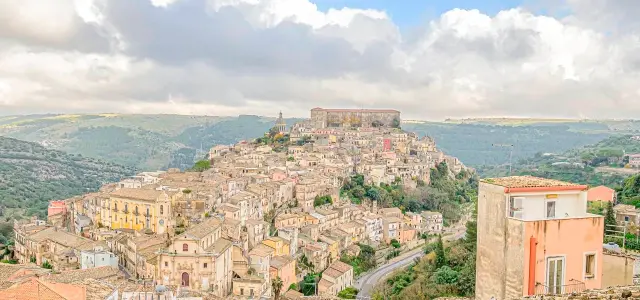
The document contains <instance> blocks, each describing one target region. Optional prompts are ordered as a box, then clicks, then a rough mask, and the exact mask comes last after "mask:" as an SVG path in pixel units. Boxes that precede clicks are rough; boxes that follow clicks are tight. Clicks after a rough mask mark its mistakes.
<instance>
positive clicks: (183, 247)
mask: <svg viewBox="0 0 640 300" xmlns="http://www.w3.org/2000/svg"><path fill="white" fill-rule="evenodd" d="M182 251H184V252H187V251H189V245H187V244H182Z"/></svg>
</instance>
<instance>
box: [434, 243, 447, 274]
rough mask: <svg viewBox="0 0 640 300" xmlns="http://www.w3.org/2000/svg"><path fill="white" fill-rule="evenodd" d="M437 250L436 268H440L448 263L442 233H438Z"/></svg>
mask: <svg viewBox="0 0 640 300" xmlns="http://www.w3.org/2000/svg"><path fill="white" fill-rule="evenodd" d="M435 252H436V259H435V266H436V269H440V268H441V267H443V266H444V265H446V264H447V258H446V257H445V254H444V244H443V243H442V235H438V241H437V242H436V249H435Z"/></svg>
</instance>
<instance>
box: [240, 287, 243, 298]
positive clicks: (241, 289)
mask: <svg viewBox="0 0 640 300" xmlns="http://www.w3.org/2000/svg"><path fill="white" fill-rule="evenodd" d="M242 295H244V289H243V288H240V296H242Z"/></svg>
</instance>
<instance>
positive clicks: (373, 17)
mask: <svg viewBox="0 0 640 300" xmlns="http://www.w3.org/2000/svg"><path fill="white" fill-rule="evenodd" d="M639 14H640V1H637V0H537V1H536V0H500V1H499V0H484V1H476V0H449V1H444V0H436V1H432V0H422V1H417V0H402V1H390V0H57V1H41V0H4V1H2V2H1V3H0V115H13V114H41V113H107V112H109V113H164V114H196V115H238V114H255V115H269V116H275V115H276V114H277V113H278V111H282V112H283V114H284V115H285V116H287V117H304V116H308V114H309V109H311V108H313V107H326V108H393V109H398V110H400V111H402V114H403V118H405V119H424V120H442V119H446V118H463V117H498V116H500V117H546V118H553V117H558V118H638V117H639V116H640V100H639V99H640V85H639V84H638V82H640V19H638V18H637V17H636V16H637V15H639Z"/></svg>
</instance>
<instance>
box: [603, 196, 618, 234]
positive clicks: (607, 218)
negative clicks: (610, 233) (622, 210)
mask: <svg viewBox="0 0 640 300" xmlns="http://www.w3.org/2000/svg"><path fill="white" fill-rule="evenodd" d="M608 225H609V226H608ZM613 225H617V222H616V216H615V214H614V212H613V203H611V202H607V208H606V212H605V214H604V226H605V228H604V230H605V231H604V232H606V231H607V229H612V228H611V226H613ZM613 229H615V228H613ZM604 232H603V234H604Z"/></svg>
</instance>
